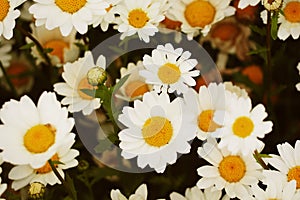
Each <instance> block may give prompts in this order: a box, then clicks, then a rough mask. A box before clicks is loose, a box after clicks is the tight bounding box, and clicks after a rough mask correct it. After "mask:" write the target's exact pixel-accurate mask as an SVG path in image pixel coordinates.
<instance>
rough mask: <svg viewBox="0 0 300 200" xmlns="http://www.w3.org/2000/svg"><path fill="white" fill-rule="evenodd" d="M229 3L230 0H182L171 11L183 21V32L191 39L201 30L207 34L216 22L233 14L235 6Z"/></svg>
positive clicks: (175, 3)
mask: <svg viewBox="0 0 300 200" xmlns="http://www.w3.org/2000/svg"><path fill="white" fill-rule="evenodd" d="M229 3H230V0H180V1H176V2H174V4H173V5H172V7H171V10H170V13H172V14H173V15H174V16H175V18H176V20H178V21H180V22H181V23H182V25H181V30H182V32H184V33H186V34H187V36H188V39H189V40H191V39H193V37H195V36H197V35H199V34H200V32H201V33H202V34H203V35H204V36H205V35H207V34H208V32H209V30H210V28H211V26H212V25H213V24H214V23H216V22H218V21H221V20H222V19H223V18H225V17H227V16H230V15H233V14H234V12H235V8H233V7H232V6H229Z"/></svg>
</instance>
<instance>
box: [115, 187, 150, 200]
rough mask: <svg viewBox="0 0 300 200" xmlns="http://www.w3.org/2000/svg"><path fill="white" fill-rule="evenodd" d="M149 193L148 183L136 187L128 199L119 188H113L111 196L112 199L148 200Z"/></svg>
mask: <svg viewBox="0 0 300 200" xmlns="http://www.w3.org/2000/svg"><path fill="white" fill-rule="evenodd" d="M147 195H148V191H147V185H146V184H142V185H140V186H139V187H138V188H137V189H136V191H135V193H134V194H132V195H130V197H129V198H128V199H127V198H126V197H125V196H124V195H123V194H122V193H121V192H120V190H119V189H116V190H112V191H111V192H110V198H111V199H112V200H147Z"/></svg>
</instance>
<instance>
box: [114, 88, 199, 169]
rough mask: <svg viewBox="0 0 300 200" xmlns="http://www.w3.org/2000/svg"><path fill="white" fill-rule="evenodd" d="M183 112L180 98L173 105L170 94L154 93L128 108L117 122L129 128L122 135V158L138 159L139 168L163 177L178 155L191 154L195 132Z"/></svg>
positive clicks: (146, 95)
mask: <svg viewBox="0 0 300 200" xmlns="http://www.w3.org/2000/svg"><path fill="white" fill-rule="evenodd" d="M182 108H183V102H182V99H181V98H180V97H178V98H176V99H175V100H173V101H172V102H171V101H170V98H169V96H168V94H167V93H162V94H160V95H158V94H157V93H156V92H154V91H152V92H148V93H146V94H144V96H143V101H140V100H135V101H134V107H133V108H132V107H128V106H125V107H124V108H123V111H122V114H120V115H119V118H118V120H119V122H121V123H122V124H123V125H124V126H126V128H125V129H123V130H121V132H120V133H119V138H120V141H121V143H120V148H121V149H122V152H121V155H122V156H123V157H124V158H125V159H131V158H134V157H137V165H138V166H139V167H140V168H145V167H146V166H147V165H149V166H150V168H153V169H154V170H155V171H156V172H158V173H163V172H164V171H165V169H166V166H167V164H174V163H175V162H176V160H177V153H180V154H186V153H189V151H190V148H191V147H190V144H189V143H188V141H190V140H192V139H194V137H195V130H194V129H193V127H192V126H191V125H190V124H191V122H190V118H189V116H188V115H187V114H186V113H184V110H183V109H182ZM186 130H189V131H186Z"/></svg>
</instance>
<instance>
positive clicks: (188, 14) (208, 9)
mask: <svg viewBox="0 0 300 200" xmlns="http://www.w3.org/2000/svg"><path fill="white" fill-rule="evenodd" d="M215 14H216V10H215V7H214V6H213V5H211V3H210V2H208V1H203V0H196V1H193V2H192V3H190V4H188V5H187V6H186V9H185V11H184V16H185V19H186V20H187V22H188V23H189V24H190V26H192V27H201V28H204V27H205V26H206V25H208V24H210V23H212V22H213V21H214V18H215Z"/></svg>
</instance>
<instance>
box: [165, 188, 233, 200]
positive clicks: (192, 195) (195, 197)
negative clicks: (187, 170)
mask: <svg viewBox="0 0 300 200" xmlns="http://www.w3.org/2000/svg"><path fill="white" fill-rule="evenodd" d="M221 196H222V191H221V190H215V189H213V188H207V189H205V190H204V192H202V191H201V190H200V189H199V188H198V187H197V186H195V187H192V188H187V189H186V190H185V197H184V196H182V195H181V194H178V193H176V192H173V193H171V194H170V199H171V200H220V199H221ZM222 200H229V197H228V196H227V195H225V196H224V197H223V198H222Z"/></svg>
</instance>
